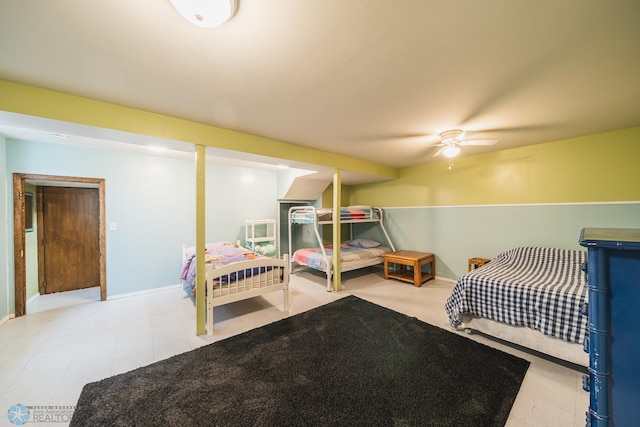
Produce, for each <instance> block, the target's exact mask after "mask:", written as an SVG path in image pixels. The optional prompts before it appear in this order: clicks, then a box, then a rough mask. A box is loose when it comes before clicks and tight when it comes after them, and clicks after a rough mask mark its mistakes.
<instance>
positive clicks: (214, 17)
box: [169, 0, 238, 28]
mask: <svg viewBox="0 0 640 427" xmlns="http://www.w3.org/2000/svg"><path fill="white" fill-rule="evenodd" d="M169 1H171V4H173V7H175V8H176V10H177V11H178V12H180V14H181V15H182V16H183V17H184V18H185V19H186V20H187V21H189V22H191V23H192V24H194V25H197V26H198V27H203V28H213V27H217V26H219V25H222V24H224V23H225V22H226V21H228V20H229V19H231V18H232V17H233V15H235V13H236V9H237V8H238V2H237V0H169Z"/></svg>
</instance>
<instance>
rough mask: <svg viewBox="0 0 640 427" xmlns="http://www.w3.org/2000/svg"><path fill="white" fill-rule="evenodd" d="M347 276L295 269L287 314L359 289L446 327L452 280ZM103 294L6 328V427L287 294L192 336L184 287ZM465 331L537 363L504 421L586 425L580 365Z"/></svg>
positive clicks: (225, 313) (262, 300)
mask: <svg viewBox="0 0 640 427" xmlns="http://www.w3.org/2000/svg"><path fill="white" fill-rule="evenodd" d="M343 280H344V281H343V287H344V289H343V290H342V291H341V292H339V293H328V292H326V290H325V289H326V288H325V283H326V281H325V278H324V277H322V276H319V275H316V274H314V273H311V272H302V273H297V274H295V275H293V276H292V281H291V289H290V294H291V308H290V315H294V314H296V313H300V312H303V311H306V310H308V309H310V308H313V307H316V306H319V305H321V304H326V303H328V302H331V301H333V300H336V299H338V298H341V297H344V296H346V295H350V294H353V295H356V296H358V297H360V298H363V299H366V300H368V301H371V302H374V303H376V304H379V305H382V306H385V307H387V308H391V309H393V310H396V311H398V312H401V313H405V314H407V315H411V316H415V317H417V318H419V319H421V320H423V321H425V322H428V323H430V324H433V325H436V326H439V327H442V328H447V329H449V326H448V321H447V315H446V312H445V310H444V301H445V299H446V298H447V297H448V296H449V293H450V291H451V289H452V287H453V284H452V283H449V282H445V281H440V280H436V281H429V282H427V283H425V284H424V285H423V286H422V287H420V288H416V287H414V286H412V285H411V284H407V283H403V282H398V281H394V280H389V281H385V280H384V279H383V275H382V271H381V270H380V269H377V268H372V269H368V270H366V274H363V272H362V271H360V272H350V273H345V274H344V275H343ZM98 295H99V292H98V288H92V289H87V290H82V291H75V292H67V293H63V294H55V295H47V296H41V297H39V298H37V299H36V300H35V301H34V302H33V303H31V304H30V305H29V306H28V308H27V312H28V314H27V315H26V316H24V317H21V318H18V319H12V320H10V321H8V322H6V323H5V324H3V325H2V326H0V367H1V370H0V426H4V425H7V426H12V425H13V424H11V423H10V422H9V421H8V418H7V417H6V415H5V414H6V411H7V410H8V409H9V407H11V405H14V404H16V403H22V404H24V405H27V406H35V405H75V403H76V402H77V399H78V397H79V395H80V391H81V390H82V387H83V386H84V384H86V383H88V382H92V381H96V380H99V379H102V378H105V377H108V376H111V375H115V374H118V373H122V372H126V371H128V370H131V369H134V368H136V367H139V366H144V365H147V364H149V363H153V362H155V361H158V360H162V359H165V358H167V357H169V356H172V355H174V354H178V353H182V352H185V351H188V350H191V349H194V348H197V347H199V346H202V345H205V344H208V343H211V342H213V341H217V340H220V339H223V338H226V337H229V336H232V335H234V334H238V333H241V332H243V331H246V330H249V329H253V328H256V327H260V326H262V325H265V324H267V323H270V322H273V321H275V320H278V319H281V318H282V312H281V309H282V295H281V294H280V293H279V292H276V293H273V294H271V295H268V296H266V297H257V298H253V299H251V300H247V301H242V302H238V303H234V304H229V305H227V306H223V307H220V308H216V312H215V320H216V328H215V336H214V337H207V336H196V335H195V313H194V307H193V302H192V301H191V300H190V299H189V298H187V297H186V294H185V293H184V291H182V289H179V288H176V289H171V290H165V291H161V292H155V293H148V294H142V295H138V296H131V297H128V298H121V299H113V300H109V301H105V302H100V301H98V299H99V297H98ZM461 334H462V335H463V336H465V337H468V338H469V339H475V340H477V341H480V342H483V343H485V344H488V345H491V346H493V347H496V348H500V349H502V350H504V351H508V352H509V353H512V354H516V355H518V356H520V357H523V358H525V359H527V360H530V361H531V366H530V368H529V370H528V372H527V375H526V377H525V380H524V382H523V385H522V389H521V391H520V393H519V394H518V397H517V399H516V402H515V405H514V407H513V410H512V412H511V415H510V418H509V421H508V423H507V425H508V426H517V427H523V426H536V427H543V426H553V427H555V426H561V427H567V426H576V427H577V426H580V427H582V426H584V425H585V421H584V419H585V416H584V413H585V411H586V409H587V407H588V405H589V402H588V400H589V399H588V393H586V392H584V391H582V389H581V376H582V373H581V372H578V371H575V370H573V369H570V368H568V367H565V366H561V365H558V364H555V363H553V362H550V361H547V360H544V359H540V358H538V357H536V356H533V355H530V354H527V353H523V352H521V351H518V350H516V349H513V348H511V347H507V346H504V345H502V344H500V343H497V342H494V341H491V340H489V339H487V338H485V337H483V336H477V335H467V334H464V333H462V332H461ZM461 363H464V355H461ZM28 425H38V424H37V423H32V422H30V423H28ZM41 425H43V426H52V425H57V426H60V425H63V424H60V423H56V424H51V423H41Z"/></svg>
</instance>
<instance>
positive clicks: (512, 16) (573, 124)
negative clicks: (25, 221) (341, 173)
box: [0, 0, 640, 167]
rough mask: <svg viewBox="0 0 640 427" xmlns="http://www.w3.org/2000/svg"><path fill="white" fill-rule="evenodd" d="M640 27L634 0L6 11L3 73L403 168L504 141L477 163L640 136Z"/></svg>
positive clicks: (27, 0)
mask: <svg viewBox="0 0 640 427" xmlns="http://www.w3.org/2000/svg"><path fill="white" fill-rule="evenodd" d="M639 22H640V1H638V0H612V1H602V0H562V1H557V0H541V1H512V0H483V1H478V0H402V1H399V0H240V2H239V7H238V11H237V14H236V15H235V17H234V18H233V19H232V20H231V21H229V22H227V23H225V24H223V25H222V26H221V27H218V28H214V29H203V28H200V27H196V26H194V25H192V24H190V23H188V22H187V21H186V20H185V19H184V18H182V16H180V15H179V14H178V13H177V11H176V10H175V9H174V8H173V6H172V5H171V3H170V1H169V0H136V1H131V0H109V1H99V0H84V1H78V0H56V1H42V0H0V78H1V79H6V80H11V81H15V82H20V83H26V84H30V85H34V86H38V87H43V88H47V89H52V90H57V91H61V92H66V93H70V94H75V95H80V96H84V97H88V98H93V99H98V100H102V101H106V102H111V103H114V104H119V105H124V106H128V107H133V108H138V109H142V110H147V111H152V112H156V113H160V114H166V115H169V116H174V117H179V118H184V119H188V120H193V121H196V122H202V123H207V124H211V125H215V126H220V127H223V128H228V129H234V130H239V131H242V132H246V133H250V134H255V135H260V136H265V137H269V138H273V139H276V140H281V141H285V142H289V143H292V144H297V145H302V146H308V147H313V148H317V149H322V150H326V151H331V152H335V153H339V154H343V155H347V156H351V157H355V158H360V159H365V160H370V161H374V162H378V163H381V164H385V165H389V166H394V167H404V166H411V165H416V164H421V163H425V162H429V161H433V160H435V159H434V158H433V154H434V153H435V152H436V151H437V148H434V147H428V145H429V144H431V143H434V142H436V141H437V140H438V137H437V135H438V133H440V132H442V131H444V130H447V129H452V128H462V129H472V130H475V131H477V133H476V135H475V137H477V138H479V139H497V140H498V141H499V142H498V144H496V145H494V146H488V147H465V148H464V149H463V153H462V155H469V154H476V153H481V152H486V151H494V150H501V149H506V148H511V147H517V146H522V145H527V144H534V143H541V142H547V141H555V140H559V139H564V138H569V137H575V136H581V135H586V134H592V133H598V132H605V131H610V130H616V129H622V128H629V127H635V126H640V77H639V76H640V24H639ZM1 119H2V117H0V120H1ZM1 123H2V124H3V125H4V127H3V128H2V129H0V132H4V133H6V132H9V131H14V132H15V131H19V130H21V129H22V130H23V128H24V127H28V125H26V124H16V123H15V122H12V121H10V120H8V119H7V117H6V116H5V120H4V121H3V122H1ZM40 130H41V131H43V132H47V131H48V129H40ZM85 130H86V129H85ZM84 136H89V137H92V138H99V139H108V138H111V137H113V135H112V134H108V135H105V133H104V132H103V130H102V131H100V132H99V133H93V134H90V133H86V134H84ZM107 137H108V138H107ZM120 142H127V143H131V142H130V141H120ZM138 143H140V142H138ZM189 149H190V148H185V150H187V151H188V150H189ZM221 154H229V153H221ZM245 160H247V159H245ZM262 160H265V159H262ZM298 166H300V165H298Z"/></svg>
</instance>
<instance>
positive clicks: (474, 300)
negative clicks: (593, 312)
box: [445, 247, 587, 343]
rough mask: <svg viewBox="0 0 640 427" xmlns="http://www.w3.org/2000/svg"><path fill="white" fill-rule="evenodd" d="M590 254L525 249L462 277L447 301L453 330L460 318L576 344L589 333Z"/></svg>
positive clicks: (497, 258)
mask: <svg viewBox="0 0 640 427" xmlns="http://www.w3.org/2000/svg"><path fill="white" fill-rule="evenodd" d="M585 261H586V252H584V251H572V250H564V249H554V248H538V247H522V248H515V249H511V250H509V251H506V252H504V253H502V254H500V255H498V256H497V257H496V258H494V259H493V260H491V262H490V263H488V264H485V265H484V266H483V267H481V268H478V269H476V270H473V271H471V272H469V273H467V274H465V275H463V276H461V277H460V278H459V279H458V282H457V283H456V285H455V287H454V289H453V291H452V293H451V295H450V296H449V298H448V299H447V301H446V303H445V308H446V310H447V313H448V314H449V322H450V324H451V326H452V327H453V328H457V327H458V326H459V325H460V324H461V323H462V317H461V316H462V314H471V315H474V316H479V317H483V318H487V319H491V320H495V321H499V322H503V323H507V324H509V325H514V326H526V327H529V328H533V329H536V330H538V331H540V332H542V333H544V334H546V335H550V336H553V337H556V338H560V339H562V340H565V341H568V342H572V343H582V342H583V340H584V338H585V336H586V335H587V316H584V315H582V314H581V308H582V305H583V304H584V303H585V302H586V301H587V285H586V277H585V276H586V275H585V273H584V272H583V271H582V270H581V269H580V267H581V264H583V263H584V262H585Z"/></svg>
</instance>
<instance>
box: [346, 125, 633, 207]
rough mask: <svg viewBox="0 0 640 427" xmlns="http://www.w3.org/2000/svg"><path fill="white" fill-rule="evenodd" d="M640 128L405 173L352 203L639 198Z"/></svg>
mask: <svg viewBox="0 0 640 427" xmlns="http://www.w3.org/2000/svg"><path fill="white" fill-rule="evenodd" d="M639 161H640V127H636V128H631V129H625V130H620V131H614V132H607V133H601V134H595V135H588V136H584V137H579V138H571V139H566V140H562V141H555V142H550V143H542V144H536V145H530V146H525V147H520V148H515V149H510V150H503V151H497V152H492V153H487V154H481V155H476V156H468V157H465V156H462V157H459V158H457V159H456V160H455V163H454V166H453V168H452V169H451V170H449V169H448V168H447V166H448V165H447V162H446V161H440V162H435V163H427V164H424V165H420V166H415V167H410V168H404V169H400V172H399V176H400V177H399V179H397V180H393V181H386V182H382V183H373V184H364V185H357V186H353V187H352V188H351V192H350V204H356V205H357V204H369V205H375V206H456V205H487V204H491V205H495V204H522V203H570V202H609V201H629V200H633V201H636V200H640V168H639V167H638V163H639Z"/></svg>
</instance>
